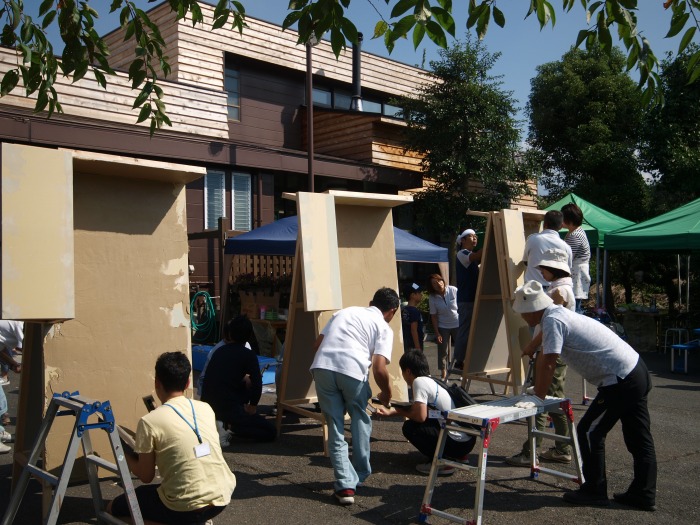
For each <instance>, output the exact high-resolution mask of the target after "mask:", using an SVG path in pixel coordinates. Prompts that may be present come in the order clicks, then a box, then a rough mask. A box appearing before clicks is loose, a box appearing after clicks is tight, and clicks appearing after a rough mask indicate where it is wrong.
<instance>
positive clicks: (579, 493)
mask: <svg viewBox="0 0 700 525" xmlns="http://www.w3.org/2000/svg"><path fill="white" fill-rule="evenodd" d="M564 501H566V502H567V503H573V504H574V505H593V506H596V507H608V506H609V505H610V500H609V499H608V497H607V496H601V495H599V494H594V493H593V492H586V491H584V490H583V489H578V490H575V491H573V492H566V493H564Z"/></svg>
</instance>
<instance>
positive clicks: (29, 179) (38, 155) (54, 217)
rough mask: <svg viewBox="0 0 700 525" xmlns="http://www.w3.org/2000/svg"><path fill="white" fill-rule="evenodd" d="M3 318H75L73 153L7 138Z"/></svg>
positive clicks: (3, 164)
mask: <svg viewBox="0 0 700 525" xmlns="http://www.w3.org/2000/svg"><path fill="white" fill-rule="evenodd" d="M1 188H2V318H3V319H17V320H35V321H36V320H56V319H71V318H73V317H74V315H75V295H74V275H73V264H74V261H73V167H72V157H71V154H70V153H68V152H64V151H57V150H54V149H48V148H37V147H33V146H20V145H17V144H7V143H3V144H2V186H1Z"/></svg>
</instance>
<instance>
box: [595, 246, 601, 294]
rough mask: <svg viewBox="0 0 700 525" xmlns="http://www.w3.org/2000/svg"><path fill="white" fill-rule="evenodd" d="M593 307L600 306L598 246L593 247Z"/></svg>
mask: <svg viewBox="0 0 700 525" xmlns="http://www.w3.org/2000/svg"><path fill="white" fill-rule="evenodd" d="M595 291H596V297H595V307H596V308H600V304H601V303H600V246H596V248H595Z"/></svg>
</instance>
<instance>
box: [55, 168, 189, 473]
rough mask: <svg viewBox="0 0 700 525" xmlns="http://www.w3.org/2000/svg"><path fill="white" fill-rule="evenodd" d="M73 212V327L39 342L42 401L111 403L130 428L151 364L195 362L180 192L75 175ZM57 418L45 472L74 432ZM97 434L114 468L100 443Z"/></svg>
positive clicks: (149, 389) (180, 188)
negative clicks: (171, 354) (61, 396)
mask: <svg viewBox="0 0 700 525" xmlns="http://www.w3.org/2000/svg"><path fill="white" fill-rule="evenodd" d="M124 169H125V170H128V169H129V167H128V166H125V167H124ZM74 203H75V207H74V224H75V319H74V320H70V321H66V322H64V323H61V324H57V325H55V326H54V328H53V329H52V330H51V331H50V332H49V334H48V336H47V337H46V339H45V341H44V357H45V366H46V375H45V395H46V402H47V404H48V402H49V400H50V397H51V396H52V395H53V394H54V393H60V392H64V391H70V392H74V391H79V392H80V394H81V395H82V396H86V397H89V398H92V399H95V400H98V401H106V400H109V401H110V402H111V405H112V409H113V413H114V415H115V418H116V422H117V423H118V424H120V425H122V426H126V427H128V428H131V429H135V428H136V423H137V422H138V419H139V418H140V417H141V416H143V415H144V414H145V413H146V409H145V406H144V404H143V401H142V397H143V396H145V395H148V394H152V393H154V363H155V360H156V357H157V356H158V355H160V354H161V353H162V352H166V351H174V350H179V351H182V352H185V353H186V354H187V355H191V354H190V342H189V341H190V331H189V294H188V273H187V232H186V217H185V188H184V185H183V184H180V183H166V182H156V181H149V180H137V179H130V178H123V177H105V176H100V175H98V174H94V173H82V172H76V173H75V174H74ZM58 419H59V421H57V423H55V424H54V426H53V428H52V431H51V433H50V435H49V438H48V440H47V449H46V462H47V468H49V469H53V468H55V467H57V466H60V465H61V464H62V462H63V457H64V454H65V451H66V447H67V444H68V439H69V437H70V433H71V432H72V428H73V424H74V420H73V419H71V418H58ZM94 435H95V438H93V443H94V444H95V447H96V449H97V450H98V452H99V453H100V455H101V456H102V457H104V458H110V459H112V458H113V456H112V455H111V451H110V449H109V446H108V442H107V439H106V434H105V433H104V432H102V431H96V432H95V433H94ZM103 474H104V473H103Z"/></svg>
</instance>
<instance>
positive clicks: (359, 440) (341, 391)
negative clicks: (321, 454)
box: [312, 368, 372, 491]
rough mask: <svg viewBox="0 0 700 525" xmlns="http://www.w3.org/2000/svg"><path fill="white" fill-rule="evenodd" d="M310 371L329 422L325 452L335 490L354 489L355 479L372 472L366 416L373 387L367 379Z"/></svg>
mask: <svg viewBox="0 0 700 525" xmlns="http://www.w3.org/2000/svg"><path fill="white" fill-rule="evenodd" d="M312 373H313V376H314V381H315V382H316V395H317V396H318V402H319V403H320V405H321V412H323V415H324V417H325V418H326V424H327V425H328V452H329V454H330V459H331V465H333V474H334V475H335V483H334V484H333V487H334V489H335V490H336V491H338V490H343V489H352V490H355V489H356V488H357V484H358V482H359V483H361V482H363V481H364V480H365V479H367V478H368V477H369V475H370V474H371V473H372V468H371V467H370V464H369V437H370V434H371V433H372V419H371V418H370V417H369V415H367V403H368V402H369V400H370V398H371V397H372V390H371V389H370V387H369V383H368V382H367V381H358V380H357V379H353V378H352V377H350V376H346V375H345V374H341V373H339V372H333V371H331V370H324V369H322V368H314V369H313V371H312ZM345 412H347V413H348V414H350V418H351V422H350V434H351V435H352V461H350V459H349V454H348V443H347V441H345Z"/></svg>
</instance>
